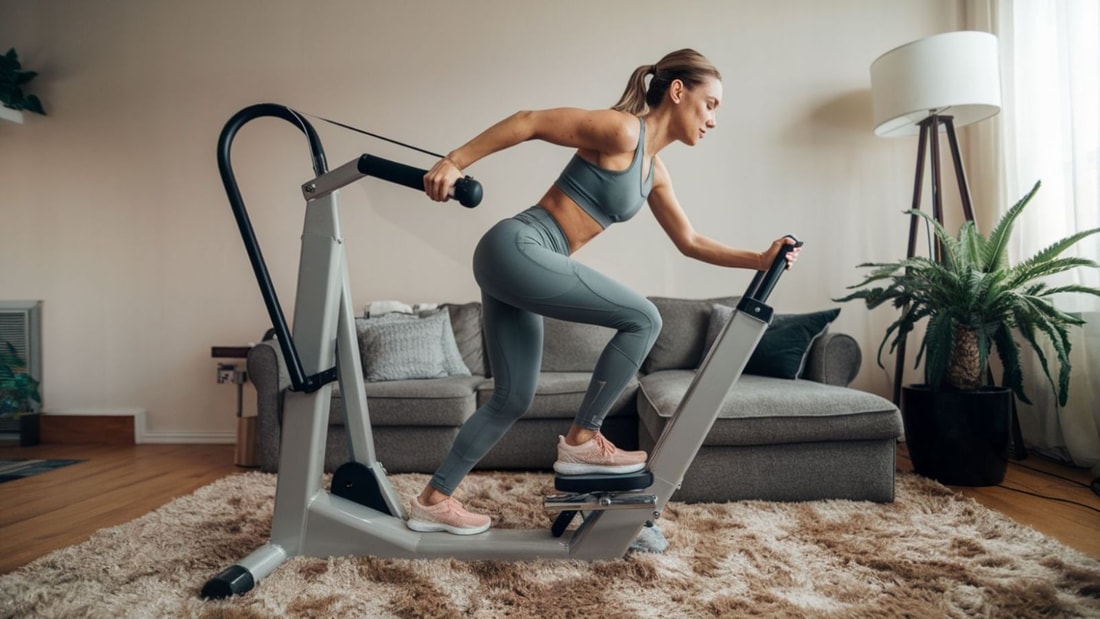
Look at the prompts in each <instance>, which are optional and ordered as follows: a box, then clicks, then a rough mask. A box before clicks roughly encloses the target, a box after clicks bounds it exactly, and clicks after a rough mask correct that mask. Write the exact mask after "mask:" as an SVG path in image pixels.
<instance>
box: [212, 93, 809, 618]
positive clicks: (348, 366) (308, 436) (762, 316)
mask: <svg viewBox="0 0 1100 619" xmlns="http://www.w3.org/2000/svg"><path fill="white" fill-rule="evenodd" d="M261 117H275V118H281V119H283V120H286V121H287V122H290V123H291V124H292V125H294V126H295V127H297V128H298V129H299V130H301V131H302V132H303V133H304V134H305V136H306V138H307V141H308V143H309V148H310V152H311V155H312V162H313V172H314V176H315V177H314V178H313V179H312V180H309V181H307V182H305V183H304V184H303V185H302V195H303V197H304V198H305V201H306V213H305V223H304V229H303V234H302V248H301V260H300V263H299V272H298V288H297V297H296V303H295V311H294V325H293V331H294V332H293V335H292V334H291V333H290V329H289V327H288V325H287V321H286V318H285V316H284V315H283V311H282V308H281V307H280V305H279V300H278V297H277V295H276V292H275V289H274V287H273V285H272V282H271V278H270V277H269V275H268V272H267V267H266V266H265V263H264V260H263V256H262V254H261V252H260V247H259V244H258V242H257V240H256V236H255V234H254V232H253V229H252V225H251V223H250V220H249V218H248V213H247V211H246V210H245V206H244V201H243V199H242V198H241V195H240V192H239V190H238V188H237V183H236V180H235V178H234V176H233V171H232V167H231V165H230V158H229V151H230V147H231V145H232V142H233V138H234V136H235V135H236V133H237V131H238V130H239V129H240V128H241V127H242V126H244V125H245V124H246V123H248V122H249V121H252V120H254V119H257V118H261ZM218 165H219V169H220V172H221V176H222V181H223V183H224V185H225V189H226V193H227V194H228V197H229V202H230V206H231V208H232V210H233V214H234V216H235V218H236V221H237V225H238V228H239V229H240V232H241V238H242V239H243V241H244V245H245V249H246V250H247V252H248V257H249V260H250V261H251V263H252V267H253V271H254V272H255V275H256V279H257V281H258V283H259V286H260V293H261V294H262V296H263V299H264V303H265V305H266V307H267V311H268V315H269V318H270V320H271V323H272V327H273V331H274V333H275V336H276V338H277V340H278V344H279V346H280V349H281V351H282V353H283V358H284V360H285V362H286V365H287V370H288V373H289V376H290V381H291V388H290V391H289V392H288V393H287V394H286V401H285V403H284V408H283V411H284V412H283V428H282V444H281V445H280V451H279V474H278V482H277V485H276V493H275V512H274V519H273V522H272V526H271V537H270V539H269V541H268V542H267V543H265V544H264V545H262V546H260V547H259V548H258V549H256V550H255V551H254V552H252V553H251V554H249V555H248V556H246V557H244V558H243V559H241V560H240V561H238V562H237V563H236V564H235V565H233V566H231V567H229V568H227V569H225V570H224V571H222V572H221V573H219V574H218V575H217V576H215V577H213V578H211V579H210V580H209V581H208V582H207V583H206V585H205V586H204V587H203V589H202V596H203V597H205V598H224V597H228V596H231V595H235V594H241V593H244V592H246V591H249V590H250V589H252V588H253V587H254V586H255V585H256V583H257V582H258V581H259V580H260V579H262V578H264V577H265V576H267V575H268V574H270V573H271V572H272V571H273V570H275V569H276V568H277V567H278V566H279V565H280V564H281V563H283V562H284V561H286V560H287V559H288V558H290V557H293V556H314V557H327V556H341V555H369V556H376V557H384V558H410V559H411V558H416V559H429V558H445V557H446V558H455V559H460V560H488V559H496V560H531V559H580V560H612V559H617V558H620V557H622V556H624V555H625V554H626V553H627V551H628V549H629V548H630V545H631V543H632V542H633V541H634V540H635V538H637V537H638V535H639V533H641V531H642V529H643V527H645V526H646V525H647V524H651V523H652V522H653V521H654V520H656V519H657V518H659V517H660V514H661V510H662V509H664V507H665V504H666V503H668V501H669V500H670V498H671V497H672V494H673V493H674V492H675V491H676V489H677V487H678V486H679V485H680V482H681V480H682V479H683V477H684V475H685V473H686V472H687V470H688V467H689V466H690V465H691V462H692V460H694V459H695V455H696V454H697V453H698V451H699V448H700V447H701V446H702V444H703V440H704V439H705V438H706V436H707V433H708V432H710V429H711V426H712V425H713V424H714V420H715V418H716V417H717V416H718V412H719V410H720V409H721V406H722V402H723V400H725V398H726V395H727V394H728V392H729V390H730V388H731V387H732V386H733V385H734V383H736V382H737V380H738V378H739V377H740V376H741V372H742V370H743V369H744V367H745V364H746V363H747V362H748V360H749V357H750V356H751V355H752V353H753V351H754V350H755V348H756V345H757V343H758V342H759V340H760V337H761V336H762V335H763V334H764V331H765V330H766V329H767V326H768V324H769V322H770V321H771V317H772V308H771V307H769V306H768V305H766V303H765V301H766V300H767V297H768V296H769V295H770V293H771V291H772V289H773V288H774V287H775V285H776V283H777V282H778V280H779V276H780V275H781V274H782V272H783V270H784V269H785V267H786V258H785V254H786V251H789V249H790V248H791V247H792V245H788V246H786V248H784V252H783V253H781V254H780V255H779V256H778V257H777V258H776V260H775V262H774V263H773V264H772V265H771V268H770V269H769V270H768V271H767V272H759V273H757V274H756V276H755V277H754V278H753V280H752V283H751V284H750V285H749V288H748V290H747V291H746V293H745V295H744V296H743V297H742V298H741V301H740V303H739V304H738V306H737V310H736V311H735V312H734V314H733V317H732V318H731V319H730V321H729V322H728V323H727V324H726V326H725V328H724V329H723V330H722V332H721V334H720V335H719V336H718V338H717V340H716V341H715V343H714V345H713V346H712V347H711V350H710V352H709V353H708V354H707V356H706V358H705V359H704V361H703V363H702V365H701V366H700V368H699V371H698V372H697V373H696V375H695V378H694V380H693V382H692V383H691V386H690V387H689V388H688V390H687V393H686V394H685V396H684V399H683V401H682V402H681V403H680V405H679V407H678V408H677V410H676V413H675V414H674V416H673V417H672V419H671V421H670V422H669V423H668V425H667V427H666V428H665V431H664V433H663V434H662V435H661V437H660V439H659V440H658V442H657V445H656V447H655V448H654V450H653V453H652V454H650V458H649V463H648V468H647V469H646V470H644V471H642V472H639V473H636V474H633V475H611V476H606V475H580V476H558V477H557V478H556V479H555V487H556V489H557V490H559V491H562V492H565V494H562V495H558V496H552V497H546V498H545V499H544V503H543V504H544V507H545V508H546V509H547V510H549V511H552V512H559V516H558V518H557V519H556V521H555V522H554V524H553V526H552V527H551V528H550V529H548V530H514V529H490V530H489V531H487V532H485V533H482V534H479V535H475V536H459V535H451V534H448V533H419V532H415V531H412V530H410V529H408V528H407V527H406V526H405V520H406V514H405V511H404V508H403V507H402V504H403V500H402V497H400V496H397V494H396V493H395V491H394V489H393V487H392V486H391V485H390V483H389V480H388V478H387V475H386V470H385V468H383V466H382V463H380V462H378V461H377V460H376V459H375V451H374V441H373V438H372V435H371V424H370V417H369V414H368V411H367V397H366V393H365V390H364V386H363V378H362V377H363V371H362V365H361V361H360V357H359V344H358V339H357V337H356V330H355V322H354V313H353V309H352V297H351V290H350V287H349V280H348V268H347V257H346V255H345V251H344V244H343V237H342V233H341V230H340V212H339V208H338V194H339V190H340V188H342V187H344V186H346V185H348V184H350V183H353V182H355V181H358V180H360V179H362V178H365V177H368V176H373V177H376V178H381V179H383V180H386V181H389V182H393V183H398V184H401V185H405V186H408V187H411V188H415V189H420V190H423V176H424V174H425V171H424V170H421V169H417V168H414V167H410V166H406V165H404V164H400V163H395V162H393V161H388V160H385V159H381V158H378V157H374V156H371V155H362V156H361V157H358V158H357V159H354V160H352V161H350V162H348V163H347V164H344V165H342V166H340V167H338V168H336V169H334V170H332V171H329V170H328V169H327V167H326V166H327V164H326V162H325V155H324V151H323V149H322V147H321V141H320V139H319V138H318V136H317V133H316V131H315V130H314V128H313V127H312V125H310V123H309V122H308V121H306V120H305V118H303V116H302V115H301V114H300V113H298V112H295V111H294V110H291V109H290V108H287V107H285V106H282V105H277V104H270V103H265V104H258V105H253V106H251V107H247V108H245V109H243V110H241V111H240V112H238V113H237V114H236V115H234V116H233V117H232V118H231V119H230V120H229V121H228V123H226V125H225V128H224V129H223V130H222V133H221V136H220V138H219V140H218ZM453 195H454V197H455V198H456V199H457V200H458V201H459V202H460V203H461V204H463V205H464V206H467V207H474V206H477V204H478V203H479V202H480V201H481V197H482V188H481V185H480V184H478V183H477V181H475V180H474V179H472V178H470V177H466V178H464V179H460V180H459V181H458V183H457V184H456V187H455V190H454V192H453ZM795 242H796V245H800V244H801V243H800V242H798V241H797V239H795ZM334 383H338V384H339V386H340V392H341V394H342V395H343V398H344V406H345V409H346V417H347V421H346V423H347V431H348V440H349V453H350V459H351V461H350V462H348V463H347V464H344V465H343V466H341V467H340V468H339V469H338V470H337V471H336V472H335V474H334V475H333V479H332V484H331V488H330V489H329V490H326V489H324V488H323V487H322V480H323V473H324V455H325V437H326V433H327V429H328V419H329V403H330V400H331V395H332V394H331V392H332V388H333V384H334ZM578 513H580V514H583V515H584V519H583V522H582V523H581V524H580V526H579V527H577V528H576V529H574V530H573V531H572V532H571V533H570V534H568V535H566V533H567V528H568V525H569V524H570V522H571V521H572V520H573V519H574V517H575V516H576V514H578Z"/></svg>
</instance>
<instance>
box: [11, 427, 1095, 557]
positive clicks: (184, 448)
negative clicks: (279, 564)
mask: <svg viewBox="0 0 1100 619" xmlns="http://www.w3.org/2000/svg"><path fill="white" fill-rule="evenodd" d="M16 458H31V459H37V458H42V459H47V458H64V459H79V460H85V461H84V462H81V463H79V464H74V465H72V466H68V467H64V468H60V469H57V470H54V471H50V472H48V473H43V474H40V475H35V476H34V477H29V478H26V479H20V480H15V481H10V482H6V483H2V484H0V574H3V573H7V572H10V571H12V570H14V569H16V568H18V567H19V566H21V565H24V564H26V563H28V562H29V561H31V560H32V559H35V558H36V557H39V556H41V555H44V554H47V553H49V552H50V551H52V550H56V549H58V548H63V547H65V546H70V545H72V544H76V543H79V542H81V541H84V540H85V539H87V538H88V537H89V536H90V535H91V534H92V533H93V532H95V531H96V530H98V529H101V528H103V527H109V526H114V525H118V524H122V523H124V522H128V521H130V520H132V519H134V518H137V517H138V516H141V515H142V514H145V513H147V512H149V511H151V510H153V509H155V508H157V507H160V506H161V505H164V504H165V503H167V502H169V501H170V500H172V499H173V498H175V497H178V496H183V495H186V494H190V493H191V492H193V491H194V490H196V489H197V488H199V487H201V486H204V485H206V484H208V483H210V482H212V481H214V480H216V479H219V478H221V477H224V476H226V475H229V474H232V473H238V472H242V471H245V470H248V469H242V468H240V467H237V466H234V464H233V446H232V445H137V446H107V445H88V446H81V445H39V446H36V447H7V446H0V459H6V460H11V459H16ZM1025 466H1026V467H1034V468H1037V469H1040V470H1042V471H1046V472H1048V473H1052V474H1053V475H1058V476H1062V477H1066V478H1069V479H1068V480H1063V479H1060V478H1059V477H1055V476H1053V475H1051V474H1044V473H1040V472H1036V471H1033V470H1030V469H1028V468H1023V467H1025ZM898 470H902V471H908V470H912V466H911V465H910V463H909V459H908V456H907V455H906V453H905V449H904V446H903V447H902V449H900V450H899V455H898ZM1090 480H1091V476H1090V475H1089V474H1088V472H1087V471H1083V470H1080V469H1072V468H1068V467H1064V466H1060V465H1058V464H1054V463H1051V462H1046V461H1043V460H1040V459H1039V458H1037V457H1029V458H1027V459H1025V460H1023V461H1022V462H1019V463H1017V462H1016V461H1010V464H1009V470H1008V476H1007V478H1006V479H1005V483H1004V485H1005V486H1007V487H1009V488H1016V489H1019V490H1025V491H1028V492H1034V493H1037V494H1042V495H1046V496H1052V497H1059V498H1063V499H1067V500H1071V501H1076V502H1078V503H1082V504H1084V505H1087V506H1091V508H1092V509H1089V508H1087V507H1081V506H1077V505H1071V504H1068V503H1061V502H1057V501H1052V500H1048V499H1042V498H1037V497H1034V496H1029V495H1026V494H1021V493H1019V492H1014V491H1012V490H1008V489H1005V488H1000V487H988V488H956V489H957V490H959V491H960V492H963V493H964V494H966V495H968V496H971V497H973V498H974V499H975V500H977V501H979V502H981V503H982V504H984V505H986V506H987V507H990V508H992V509H995V510H997V511H1000V512H1002V513H1004V514H1006V515H1008V516H1009V517H1011V518H1014V519H1016V520H1017V521H1019V522H1022V523H1024V524H1027V525H1029V526H1031V527H1033V528H1035V529H1037V530H1039V531H1042V532H1043V533H1045V534H1047V535H1049V536H1051V537H1053V538H1056V539H1058V540H1061V541H1062V542H1063V543H1064V544H1066V545H1068V546H1071V547H1073V548H1076V549H1078V550H1080V551H1082V552H1084V553H1086V554H1088V555H1090V556H1092V557H1094V558H1097V559H1100V497H1098V496H1096V495H1095V494H1094V493H1093V492H1092V491H1091V490H1090V489H1089V488H1088V487H1087V486H1088V484H1089V482H1090Z"/></svg>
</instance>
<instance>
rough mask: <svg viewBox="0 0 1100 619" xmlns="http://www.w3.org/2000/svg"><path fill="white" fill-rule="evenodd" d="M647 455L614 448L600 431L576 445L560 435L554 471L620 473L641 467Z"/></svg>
mask: <svg viewBox="0 0 1100 619" xmlns="http://www.w3.org/2000/svg"><path fill="white" fill-rule="evenodd" d="M646 457H647V456H646V453H645V452H644V451H623V450H621V449H619V448H618V447H615V446H614V445H612V444H611V441H609V440H607V439H606V438H604V435H603V434H600V433H599V432H597V433H596V436H594V437H592V439H590V440H589V441H587V442H585V443H583V444H581V445H577V446H575V447H574V446H573V445H570V444H568V443H566V442H565V437H564V436H559V437H558V461H557V462H555V463H554V471H555V472H557V473H560V474H562V475H591V474H593V473H608V474H611V475H623V474H626V473H636V472H638V471H640V470H642V469H644V468H645V462H646Z"/></svg>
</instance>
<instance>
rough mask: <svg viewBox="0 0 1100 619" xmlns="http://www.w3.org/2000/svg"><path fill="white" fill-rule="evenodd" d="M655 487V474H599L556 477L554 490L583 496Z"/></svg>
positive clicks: (640, 472)
mask: <svg viewBox="0 0 1100 619" xmlns="http://www.w3.org/2000/svg"><path fill="white" fill-rule="evenodd" d="M652 485H653V473H650V472H649V471H638V472H637V473H627V474H625V475H607V474H604V473H597V474H592V475H556V476H554V488H555V489H557V490H560V491H562V492H569V493H571V494H583V493H586V492H629V491H631V490H645V489H646V488H648V487H650V486H652Z"/></svg>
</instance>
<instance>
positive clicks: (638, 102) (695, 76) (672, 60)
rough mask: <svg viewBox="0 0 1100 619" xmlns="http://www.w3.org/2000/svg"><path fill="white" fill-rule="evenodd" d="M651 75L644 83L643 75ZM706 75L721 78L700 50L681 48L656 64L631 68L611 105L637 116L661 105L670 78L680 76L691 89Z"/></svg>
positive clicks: (670, 80) (613, 107)
mask: <svg viewBox="0 0 1100 619" xmlns="http://www.w3.org/2000/svg"><path fill="white" fill-rule="evenodd" d="M650 75H652V76H653V79H651V80H649V86H648V87H647V86H646V77H648V76H650ZM709 77H713V78H715V79H719V80H720V79H722V75H721V74H719V73H718V69H716V68H715V67H714V65H712V64H711V63H710V61H709V60H707V59H706V58H705V57H704V56H703V55H702V54H700V53H699V52H697V51H695V50H693V49H681V50H679V51H675V52H672V53H669V54H667V55H666V56H665V57H664V58H662V59H661V60H660V61H658V62H657V64H651V65H642V66H640V67H638V68H637V69H634V73H631V74H630V80H629V81H627V83H626V90H624V91H623V96H622V97H620V98H619V102H618V103H616V104H615V105H613V106H612V107H611V109H613V110H617V111H619V112H626V113H627V114H633V115H635V116H640V115H642V114H645V113H646V112H648V111H649V110H650V109H652V108H656V107H659V106H660V105H661V103H662V102H663V101H664V97H665V93H667V92H668V87H669V86H670V85H671V84H672V82H673V81H675V80H680V81H681V82H683V84H684V86H686V87H688V89H691V88H695V87H696V86H698V85H699V84H701V83H703V80H705V79H707V78H709Z"/></svg>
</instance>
